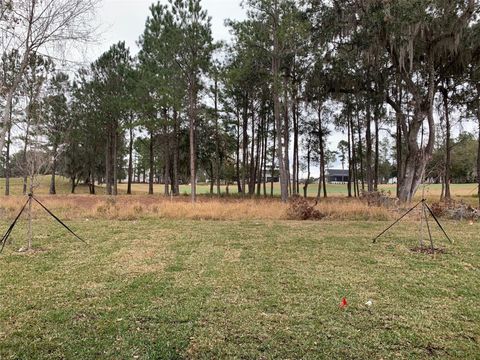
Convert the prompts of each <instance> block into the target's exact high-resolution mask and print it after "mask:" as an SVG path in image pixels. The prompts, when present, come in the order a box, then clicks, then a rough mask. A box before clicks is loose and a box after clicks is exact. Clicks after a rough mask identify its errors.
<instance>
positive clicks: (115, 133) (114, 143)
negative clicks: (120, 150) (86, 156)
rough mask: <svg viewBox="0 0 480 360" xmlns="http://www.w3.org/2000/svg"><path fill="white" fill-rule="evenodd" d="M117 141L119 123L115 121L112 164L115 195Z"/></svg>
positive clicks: (116, 188)
mask: <svg viewBox="0 0 480 360" xmlns="http://www.w3.org/2000/svg"><path fill="white" fill-rule="evenodd" d="M117 141H118V124H117V122H115V127H114V131H113V147H112V159H113V161H112V165H113V195H117V194H118V159H117V158H118V156H117V147H118V146H117Z"/></svg>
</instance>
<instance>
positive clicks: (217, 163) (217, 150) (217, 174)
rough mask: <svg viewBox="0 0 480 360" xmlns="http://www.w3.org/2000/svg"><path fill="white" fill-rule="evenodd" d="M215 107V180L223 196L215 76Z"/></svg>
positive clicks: (218, 192)
mask: <svg viewBox="0 0 480 360" xmlns="http://www.w3.org/2000/svg"><path fill="white" fill-rule="evenodd" d="M214 85H215V88H214V96H215V99H214V105H215V180H216V182H217V195H218V196H220V195H221V190H220V135H219V129H218V118H219V116H218V78H217V75H216V76H215V82H214Z"/></svg>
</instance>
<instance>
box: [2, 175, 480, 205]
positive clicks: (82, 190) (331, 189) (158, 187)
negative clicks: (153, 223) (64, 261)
mask: <svg viewBox="0 0 480 360" xmlns="http://www.w3.org/2000/svg"><path fill="white" fill-rule="evenodd" d="M49 183H50V177H49V176H39V177H38V186H37V188H36V189H35V193H38V194H48V186H49ZM273 185H274V186H273V193H274V196H279V195H280V187H279V184H278V183H274V184H273ZM22 186H23V179H20V178H12V179H11V180H10V193H11V194H12V195H21V194H22ZM270 186H271V185H270V183H268V184H267V194H268V195H270ZM450 186H451V191H452V198H453V199H456V200H463V201H465V202H468V203H473V204H477V203H478V197H477V189H478V184H451V185H450ZM164 187H165V186H164V184H154V193H155V194H157V195H160V194H163V193H164ZM56 189H57V194H61V195H66V194H70V183H69V181H68V179H66V178H64V177H60V176H58V177H57V181H56ZM126 189H127V185H126V184H125V183H120V184H118V190H119V194H126V192H127V190H126ZM379 189H380V190H382V191H385V192H386V193H390V196H392V197H395V189H396V185H395V184H388V185H380V187H379ZM424 189H425V191H424V193H425V196H426V197H427V198H429V199H430V200H432V201H438V199H439V198H440V193H441V184H426V185H425V187H424ZM215 191H216V188H215V189H214V192H215ZM221 191H222V194H223V195H225V193H226V189H225V185H222V186H221ZM327 191H328V194H329V195H330V196H346V195H347V185H346V184H327ZM4 192H5V179H0V195H3V193H4ZM317 192H318V184H316V183H314V184H310V185H309V186H308V196H309V197H316V196H317ZM75 193H76V194H88V187H87V186H85V185H82V184H79V185H78V186H77V187H76V188H75ZM97 193H98V194H99V195H105V188H104V187H103V186H98V188H97ZM132 193H133V194H134V195H145V194H148V184H147V183H134V184H132ZM197 193H198V194H201V195H206V194H209V193H210V185H209V184H199V185H197ZM229 193H230V194H231V195H236V194H238V192H237V187H236V184H230V186H229ZM300 193H301V194H303V188H302V184H301V186H300ZM422 193H423V186H422V187H421V188H420V190H419V191H418V193H417V198H420V197H421V196H422ZM180 194H181V195H190V186H189V185H180ZM261 194H262V196H263V188H262V193H261Z"/></svg>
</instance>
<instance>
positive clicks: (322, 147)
mask: <svg viewBox="0 0 480 360" xmlns="http://www.w3.org/2000/svg"><path fill="white" fill-rule="evenodd" d="M322 108H323V102H322V101H319V102H318V109H317V111H318V144H319V146H320V149H319V152H320V174H319V175H320V176H319V178H318V192H317V199H320V193H321V191H322V188H323V196H324V197H327V188H326V179H325V143H324V137H325V136H324V133H323V120H322Z"/></svg>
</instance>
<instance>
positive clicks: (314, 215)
mask: <svg viewBox="0 0 480 360" xmlns="http://www.w3.org/2000/svg"><path fill="white" fill-rule="evenodd" d="M287 217H288V219H290V220H320V219H322V218H324V217H325V215H324V214H322V213H321V212H320V211H318V210H317V209H315V205H310V203H309V202H308V200H307V199H305V198H303V197H300V196H293V197H291V198H290V200H289V204H288V208H287Z"/></svg>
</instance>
